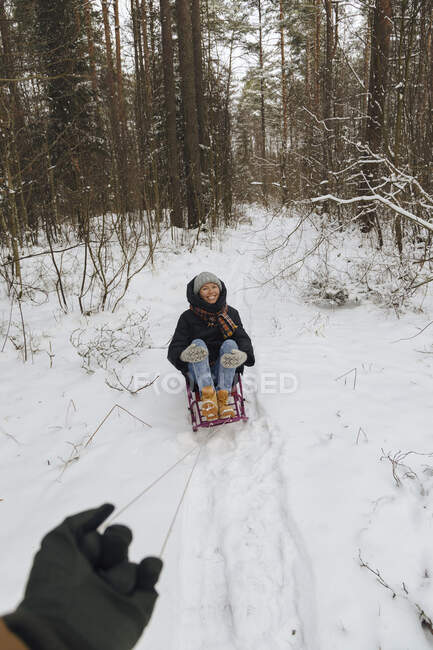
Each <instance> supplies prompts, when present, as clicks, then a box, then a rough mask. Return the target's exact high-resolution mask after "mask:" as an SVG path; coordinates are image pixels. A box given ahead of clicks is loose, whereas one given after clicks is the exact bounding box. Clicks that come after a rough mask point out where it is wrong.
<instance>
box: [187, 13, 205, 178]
mask: <svg viewBox="0 0 433 650" xmlns="http://www.w3.org/2000/svg"><path fill="white" fill-rule="evenodd" d="M191 25H192V39H193V50H194V70H195V96H196V101H197V119H198V136H199V141H200V145H201V146H200V161H201V171H202V174H203V175H204V176H206V177H207V176H208V173H209V131H208V119H207V103H206V100H205V94H204V84H203V53H202V44H201V39H202V29H201V15H200V0H191Z"/></svg>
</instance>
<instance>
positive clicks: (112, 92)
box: [101, 0, 128, 213]
mask: <svg viewBox="0 0 433 650" xmlns="http://www.w3.org/2000/svg"><path fill="white" fill-rule="evenodd" d="M101 6H102V18H103V23H104V36H105V61H106V66H107V73H106V81H107V89H108V101H109V107H108V110H109V116H110V127H111V134H112V142H113V148H114V155H113V158H114V161H113V162H114V164H113V168H112V181H113V184H114V187H115V193H116V202H117V206H116V208H117V209H118V210H120V211H121V212H122V213H124V212H126V209H127V207H126V203H127V194H128V189H127V187H128V185H127V179H126V169H125V165H124V152H122V142H121V137H120V128H119V126H120V124H119V122H120V119H119V101H118V96H117V90H116V84H115V74H114V64H113V47H112V44H111V31H110V20H109V15H108V5H107V0H101Z"/></svg>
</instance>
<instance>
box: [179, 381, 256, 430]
mask: <svg viewBox="0 0 433 650" xmlns="http://www.w3.org/2000/svg"><path fill="white" fill-rule="evenodd" d="M185 380H186V393H187V397H188V410H189V412H190V415H191V424H192V430H193V431H197V430H198V429H199V428H201V427H203V428H206V429H209V428H210V427H217V426H219V425H221V424H230V423H231V422H240V421H243V422H246V421H247V420H248V417H247V415H246V413H245V398H244V392H243V389H242V380H241V376H240V374H236V375H235V379H234V382H233V386H232V389H231V392H230V396H229V400H228V404H229V405H230V406H232V407H234V409H235V411H236V415H235V416H234V417H232V418H217V419H216V420H210V421H209V422H208V421H207V420H205V419H204V418H203V417H202V414H201V411H200V392H199V389H198V386H197V385H196V384H194V385H192V381H191V382H190V380H189V378H188V377H187V376H186V377H185ZM230 398H231V399H230Z"/></svg>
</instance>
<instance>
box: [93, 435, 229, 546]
mask: <svg viewBox="0 0 433 650" xmlns="http://www.w3.org/2000/svg"><path fill="white" fill-rule="evenodd" d="M215 433H216V431H214V432H213V433H210V434H208V435H207V437H206V440H205V441H204V442H203V443H202V444H200V445H196V446H195V447H193V448H192V449H190V450H189V451H188V452H187V453H186V454H185V455H184V456H182V458H180V459H179V460H178V461H176V462H175V463H174V464H173V465H171V466H170V467H169V468H168V469H166V470H165V472H163V473H162V474H161V475H160V476H158V478H156V479H155V480H154V481H152V483H150V484H149V485H147V486H146V487H145V488H144V490H142V491H141V492H140V493H139V494H137V495H136V496H135V497H134V498H133V499H131V501H129V502H128V503H127V504H126V505H124V506H123V508H120V510H117V511H116V512H115V513H113V515H112V516H111V517H109V518H108V519H107V520H106V522H105V524H104V527H103V530H105V529H106V528H107V526H108V525H109V524H111V522H113V521H114V520H115V519H117V518H118V517H119V516H120V515H121V514H122V513H123V512H125V510H127V509H128V508H130V507H131V506H132V505H133V504H134V503H136V502H137V501H138V500H139V499H141V497H142V496H144V495H145V494H146V493H147V492H149V491H150V490H151V489H152V488H153V487H154V486H155V485H156V484H157V483H159V482H160V481H162V479H163V478H165V477H166V476H167V475H168V474H170V472H172V471H173V470H174V469H175V468H176V467H177V466H178V465H180V463H182V462H183V461H184V460H185V458H188V456H190V455H191V454H192V453H193V452H194V451H197V449H198V454H197V456H196V459H195V461H194V464H193V466H192V468H191V471H190V473H189V475H188V478H187V480H186V483H185V486H184V488H183V492H182V495H181V497H180V499H179V503H178V504H177V507H176V510H175V512H174V515H173V517H172V519H171V522H170V526H169V528H168V531H167V534H166V536H165V539H164V543H163V545H162V547H161V552H160V557H162V555H163V553H164V552H165V549H166V547H167V543H168V540H169V539H170V535H171V533H172V532H173V528H174V525H175V523H176V519H177V516H178V514H179V511H180V509H181V507H182V504H183V502H184V499H185V496H186V493H187V491H188V488H189V485H190V483H191V479H192V476H193V474H194V471H195V469H196V467H197V465H198V461H199V460H200V456H201V453H202V451H203V449H204V447H205V446H206V444H207V443H208V442H209V440H210V439H211V438H212V437H213V436H214V435H215Z"/></svg>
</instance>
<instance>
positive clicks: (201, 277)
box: [194, 271, 222, 294]
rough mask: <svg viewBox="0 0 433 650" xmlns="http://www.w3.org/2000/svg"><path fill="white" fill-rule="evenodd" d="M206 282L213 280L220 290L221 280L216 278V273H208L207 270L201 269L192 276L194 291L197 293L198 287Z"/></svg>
mask: <svg viewBox="0 0 433 650" xmlns="http://www.w3.org/2000/svg"><path fill="white" fill-rule="evenodd" d="M208 282H213V283H214V284H217V285H218V288H219V290H220V291H221V290H222V284H221V280H220V279H219V278H217V276H216V275H214V274H213V273H210V272H209V271H202V272H201V273H199V274H198V275H197V276H196V277H195V278H194V293H195V294H197V293H199V292H200V289H201V288H202V286H203V285H204V284H207V283H208Z"/></svg>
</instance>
